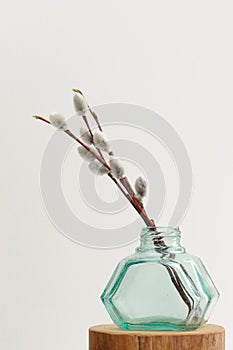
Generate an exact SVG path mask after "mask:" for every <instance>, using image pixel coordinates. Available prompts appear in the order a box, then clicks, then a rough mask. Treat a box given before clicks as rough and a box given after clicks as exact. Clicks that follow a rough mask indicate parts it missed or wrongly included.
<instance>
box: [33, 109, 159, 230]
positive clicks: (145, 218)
mask: <svg viewBox="0 0 233 350" xmlns="http://www.w3.org/2000/svg"><path fill="white" fill-rule="evenodd" d="M34 118H35V119H38V120H41V121H43V122H45V123H47V124H51V123H50V121H49V120H47V119H45V118H44V117H41V116H34ZM63 131H64V132H65V133H66V134H67V135H69V136H70V137H71V138H72V139H74V140H75V141H76V142H78V143H79V144H80V145H81V146H83V147H84V148H85V149H86V150H87V151H88V152H90V153H91V154H92V155H93V156H94V157H95V158H96V159H97V160H98V161H99V162H100V163H101V164H102V165H103V166H104V167H105V168H106V169H107V170H108V176H109V178H110V179H111V180H112V181H113V182H114V183H115V184H116V185H117V187H118V188H119V189H120V191H121V192H122V193H123V194H124V196H125V197H126V199H127V200H128V201H129V202H130V203H131V204H132V206H133V207H134V208H135V210H136V211H137V212H138V213H139V215H140V216H141V218H142V219H143V221H144V222H145V224H146V225H147V226H152V227H153V226H155V225H154V222H153V220H151V219H150V218H149V217H148V215H147V213H146V211H145V209H144V208H142V207H141V205H140V204H139V203H138V202H137V201H136V200H135V198H132V197H131V196H130V195H129V194H128V193H126V192H125V191H124V189H123V188H122V187H121V185H120V184H119V182H118V181H117V179H116V178H115V177H114V176H113V174H112V173H111V168H110V166H109V165H108V164H107V162H106V161H105V160H104V159H102V158H101V157H100V155H99V154H97V153H96V152H95V151H93V150H92V149H91V148H90V147H89V146H88V145H86V144H85V143H84V142H83V141H82V140H80V139H79V138H78V137H76V136H75V135H74V134H73V133H72V132H71V131H70V130H69V129H67V130H63Z"/></svg>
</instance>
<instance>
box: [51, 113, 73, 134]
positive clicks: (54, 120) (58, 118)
mask: <svg viewBox="0 0 233 350" xmlns="http://www.w3.org/2000/svg"><path fill="white" fill-rule="evenodd" d="M49 120H50V123H51V125H53V126H54V127H55V128H57V129H59V130H67V129H68V125H67V123H66V120H65V117H63V115H62V114H60V113H57V112H54V113H51V114H50V115H49Z"/></svg>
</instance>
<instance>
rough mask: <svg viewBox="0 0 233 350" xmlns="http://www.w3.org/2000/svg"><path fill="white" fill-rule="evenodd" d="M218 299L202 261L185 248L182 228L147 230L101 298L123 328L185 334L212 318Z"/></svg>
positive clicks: (113, 317)
mask: <svg viewBox="0 0 233 350" xmlns="http://www.w3.org/2000/svg"><path fill="white" fill-rule="evenodd" d="M218 297H219V293H218V291H217V289H216V287H215V285H214V283H213V281H212V280H211V277H210V276H209V274H208V272H207V270H206V268H205V267H204V265H203V263H202V262H201V260H200V259H199V258H197V257H195V256H192V255H190V254H188V253H186V251H185V249H184V248H183V247H182V246H181V245H180V230H179V228H172V227H157V228H156V230H155V229H154V228H152V227H151V228H148V227H147V228H145V229H143V230H142V233H141V242H140V246H139V247H138V248H136V251H135V253H134V254H133V255H130V256H128V257H126V258H125V259H123V260H122V261H121V262H120V263H119V264H118V266H117V267H116V269H115V271H114V272H113V275H112V277H111V278H110V281H109V282H108V284H107V286H106V288H105V289H104V291H103V293H102V295H101V300H102V301H103V303H104V305H105V307H106V309H107V311H108V313H109V315H110V317H111V318H112V320H113V322H114V323H115V324H116V325H117V326H118V327H120V328H121V329H125V330H160V331H161V330H169V331H186V330H193V329H196V328H197V327H199V326H201V325H202V324H203V323H205V322H206V321H207V320H208V318H209V315H210V312H211V310H212V309H213V307H214V305H215V303H216V301H217V299H218Z"/></svg>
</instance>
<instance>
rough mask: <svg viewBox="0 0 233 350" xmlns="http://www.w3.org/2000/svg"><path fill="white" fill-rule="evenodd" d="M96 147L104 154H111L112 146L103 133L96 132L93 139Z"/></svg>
mask: <svg viewBox="0 0 233 350" xmlns="http://www.w3.org/2000/svg"><path fill="white" fill-rule="evenodd" d="M93 142H94V145H95V146H96V147H98V148H99V149H100V150H101V151H103V152H107V153H108V152H109V151H110V146H109V143H108V141H107V140H106V138H105V137H104V135H103V133H102V132H99V131H96V132H95V133H94V138H93Z"/></svg>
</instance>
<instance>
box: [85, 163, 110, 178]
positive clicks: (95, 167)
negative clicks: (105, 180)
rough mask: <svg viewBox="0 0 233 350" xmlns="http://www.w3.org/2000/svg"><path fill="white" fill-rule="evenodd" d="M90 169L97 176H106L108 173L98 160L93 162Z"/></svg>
mask: <svg viewBox="0 0 233 350" xmlns="http://www.w3.org/2000/svg"><path fill="white" fill-rule="evenodd" d="M88 167H89V169H90V170H91V172H92V173H94V174H95V175H105V174H107V173H108V169H107V168H105V166H104V165H102V164H101V163H100V162H99V161H97V160H93V161H92V162H91V163H90V164H89V165H88Z"/></svg>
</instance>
